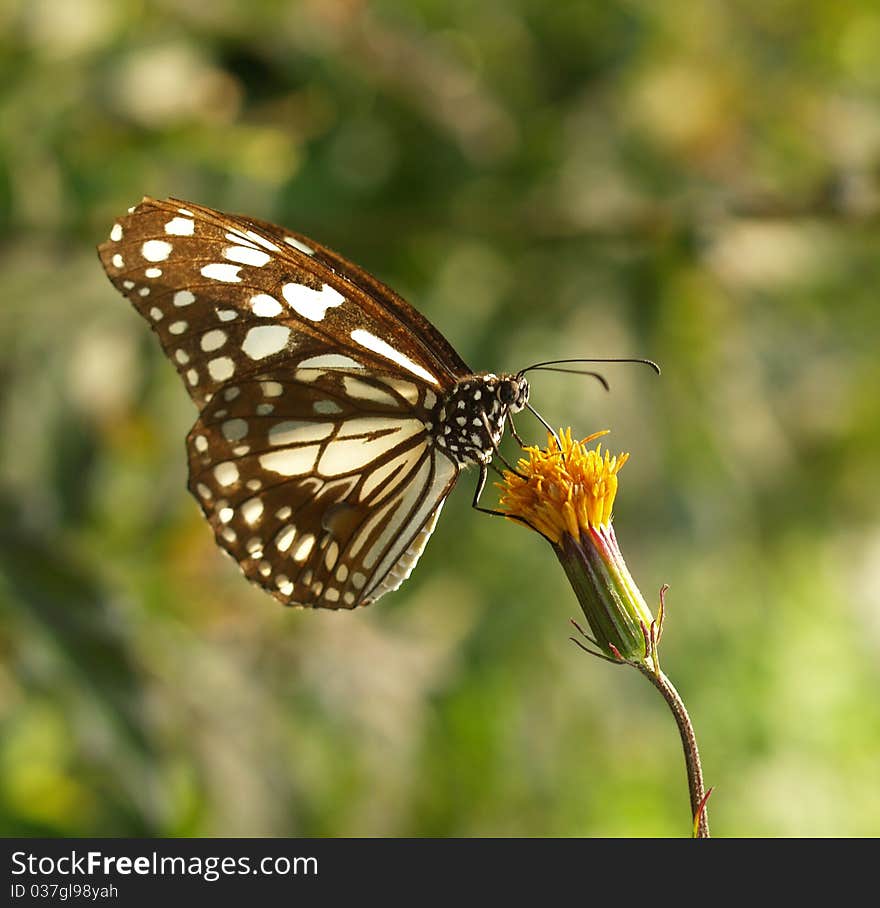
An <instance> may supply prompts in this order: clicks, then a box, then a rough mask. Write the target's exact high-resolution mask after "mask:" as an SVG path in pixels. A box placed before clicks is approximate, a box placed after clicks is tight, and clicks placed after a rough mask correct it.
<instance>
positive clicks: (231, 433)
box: [221, 419, 248, 441]
mask: <svg viewBox="0 0 880 908" xmlns="http://www.w3.org/2000/svg"><path fill="white" fill-rule="evenodd" d="M247 430H248V424H247V423H246V422H245V421H244V420H243V419H227V420H226V422H224V423H223V425H222V426H221V431H222V432H223V437H224V438H225V439H226V440H227V441H238V440H239V439H240V438H244V437H245V435H247Z"/></svg>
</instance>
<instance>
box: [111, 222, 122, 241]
mask: <svg viewBox="0 0 880 908" xmlns="http://www.w3.org/2000/svg"><path fill="white" fill-rule="evenodd" d="M110 239H111V240H113V242H114V243H118V242H119V241H120V240H121V239H122V224H114V225H113V229H112V230H111V231H110Z"/></svg>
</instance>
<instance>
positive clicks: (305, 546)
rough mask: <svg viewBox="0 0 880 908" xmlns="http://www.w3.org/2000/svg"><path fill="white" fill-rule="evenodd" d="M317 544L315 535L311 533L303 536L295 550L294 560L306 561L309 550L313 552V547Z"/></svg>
mask: <svg viewBox="0 0 880 908" xmlns="http://www.w3.org/2000/svg"><path fill="white" fill-rule="evenodd" d="M314 544H315V537H314V536H312V534H311V533H309V534H308V535H307V536H303V538H302V539H301V540H300V542H299V545H298V546H297V547H296V549H295V550H294V552H293V560H294V561H305V560H306V558H308V557H309V552H311V550H312V547H313V546H314Z"/></svg>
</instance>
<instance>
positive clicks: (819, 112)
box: [0, 0, 880, 836]
mask: <svg viewBox="0 0 880 908" xmlns="http://www.w3.org/2000/svg"><path fill="white" fill-rule="evenodd" d="M878 46H880V9H878V7H877V5H876V3H874V2H871V0H861V2H858V0H853V2H845V3H838V4H831V3H825V2H819V0H807V2H804V0H798V2H794V0H760V2H757V0H744V2H739V3H730V4H723V3H692V2H688V0H667V2H663V3H657V2H655V0H608V2H593V0H584V2H576V0H559V2H553V3H548V2H544V0H541V2H538V0H488V2H482V3H463V2H457V0H452V2H450V0H443V2H439V0H384V2H376V3H372V4H368V3H364V2H358V0H308V2H302V3H297V2H281V0H249V2H247V3H244V2H235V0H216V2H213V3H209V4H208V3H199V2H195V0H192V2H183V3H180V2H170V0H166V2H155V0H147V2H135V0H77V2H76V3H64V2H62V0H32V2H25V0H7V2H6V3H5V4H4V5H2V7H0V78H2V85H3V90H2V92H0V288H2V292H0V300H2V302H0V451H2V455H0V456H2V461H0V517H2V521H0V606H2V616H3V617H2V625H0V647H2V650H0V831H2V832H3V833H7V834H9V833H19V834H50V835H59V834H60V835H64V834H77V835H83V834H93V835H94V834H103V835H124V834H146V835H153V834H156V835H168V834H173V835H254V834H263V835H387V834H405V835H485V834H489V835H520V834H534V835H682V834H686V833H687V830H688V822H689V821H688V817H687V797H686V792H685V786H684V772H683V768H682V763H681V755H680V751H679V743H678V740H677V737H676V734H675V731H674V728H673V724H672V722H671V720H670V719H669V717H668V715H666V713H665V711H664V707H663V704H662V703H661V702H660V700H659V698H658V697H657V696H656V694H655V692H654V691H652V690H651V689H650V688H649V686H648V685H646V684H645V683H644V681H643V680H642V679H641V678H639V677H637V675H636V674H635V673H634V672H631V671H628V670H627V671H625V670H620V669H615V668H613V667H610V666H608V665H605V664H602V663H599V662H598V661H595V660H590V659H589V658H587V657H585V656H583V655H582V654H580V652H579V651H578V650H576V649H575V648H574V647H573V646H572V645H571V644H569V643H568V642H567V640H566V637H567V634H568V628H567V625H566V621H567V619H568V617H569V616H570V615H573V614H574V613H575V611H576V604H575V602H574V599H573V596H572V594H571V592H570V590H568V589H567V588H566V585H565V581H564V577H563V575H562V572H561V571H560V570H559V568H558V565H557V564H556V563H555V559H554V558H553V556H552V555H551V553H550V550H549V549H548V548H547V547H546V546H544V545H543V544H542V543H541V541H540V540H539V539H538V538H537V537H536V536H534V535H532V534H529V533H527V532H525V531H523V530H521V529H519V528H517V527H516V526H513V525H511V524H503V523H501V522H500V521H495V520H493V519H491V518H487V517H483V516H481V515H478V514H475V513H473V512H472V511H471V509H470V507H469V501H470V484H471V477H465V478H464V479H463V481H462V483H461V486H462V487H461V488H460V489H458V490H457V491H456V493H455V494H454V496H453V499H452V501H451V502H450V503H449V504H448V505H447V508H446V510H445V512H444V514H443V518H442V520H441V521H440V524H439V528H438V530H437V532H436V534H435V538H434V539H433V540H432V542H431V544H430V545H429V546H428V549H427V551H426V553H425V555H424V557H423V559H422V562H421V563H420V565H419V567H418V570H417V571H416V572H415V574H414V575H413V577H412V578H411V580H410V581H408V582H407V584H406V585H405V586H404V587H403V588H402V589H401V590H400V591H399V592H398V593H397V594H394V595H392V596H389V597H387V598H386V599H384V600H383V601H382V602H381V603H380V604H379V605H377V606H375V607H373V608H370V609H366V610H362V611H360V612H358V613H341V614H334V613H323V612H322V613H306V612H296V611H285V610H283V609H280V608H279V607H278V606H277V605H276V604H275V603H274V602H273V601H272V600H271V599H269V598H268V597H266V596H265V595H264V594H262V593H260V592H259V591H256V590H253V589H251V588H250V587H249V586H248V585H247V584H246V583H245V581H244V580H242V578H241V577H240V576H239V574H238V572H237V570H236V569H235V567H234V566H233V565H232V564H231V563H229V562H228V561H227V559H224V558H222V557H221V555H220V554H219V552H218V551H217V550H216V548H215V546H214V544H213V542H212V539H211V534H210V531H209V529H208V527H207V526H206V525H205V524H204V523H203V521H202V519H201V517H200V516H199V512H198V508H197V506H196V504H195V503H194V502H193V501H192V500H191V499H190V498H189V496H188V495H187V494H186V492H185V488H184V483H185V458H184V448H183V437H184V434H185V432H186V430H187V429H188V427H189V424H190V423H191V421H192V420H193V417H194V411H193V409H192V406H191V404H190V403H189V401H188V398H187V395H186V394H185V393H184V391H183V389H182V388H181V387H179V386H178V379H177V378H176V377H175V375H174V373H173V370H172V369H171V368H170V367H169V366H168V365H167V364H166V363H165V362H163V360H162V356H161V353H160V351H159V349H158V345H156V344H155V343H154V342H153V339H152V338H151V337H150V334H149V331H148V329H147V326H146V325H145V324H143V323H142V322H141V321H140V320H139V319H138V318H137V317H136V315H135V314H134V312H133V311H132V310H131V308H130V307H129V306H128V305H127V304H126V303H125V302H124V301H123V300H121V299H120V298H119V297H118V296H117V295H116V294H115V293H114V291H113V290H112V289H111V287H110V285H109V284H108V283H107V282H106V280H105V278H104V276H103V274H102V272H101V269H100V267H99V265H98V262H97V259H96V256H95V253H94V245H95V244H96V243H97V242H99V241H100V240H102V239H103V238H104V236H105V235H106V233H107V231H108V229H109V226H110V224H111V223H112V220H113V218H114V216H115V215H117V214H118V213H119V212H121V211H124V210H125V208H127V207H128V206H129V205H131V204H133V203H134V202H135V201H136V200H137V199H138V198H139V197H140V196H141V195H143V194H145V193H148V194H151V195H158V196H165V195H176V196H179V197H183V198H192V199H195V200H198V201H200V202H203V203H205V204H209V205H213V206H215V207H218V208H221V209H226V210H233V211H243V212H246V213H250V214H253V215H256V216H259V217H264V218H267V219H271V220H276V221H278V222H281V223H285V224H287V225H289V226H290V227H292V228H294V229H296V230H299V231H301V232H304V233H306V234H311V235H313V236H315V237H316V238H318V239H320V240H321V241H323V242H325V243H327V244H328V245H330V246H333V247H335V248H337V249H340V250H342V251H343V252H344V253H345V254H347V255H348V256H350V257H351V258H353V259H354V260H355V261H358V262H360V263H361V264H363V265H364V266H365V267H367V268H368V269H370V270H371V271H373V272H374V273H376V274H378V275H379V276H381V277H382V278H384V279H385V280H386V281H388V282H389V283H390V284H391V285H392V286H394V287H395V288H397V289H398V290H400V291H401V292H402V293H404V295H406V296H407V297H408V298H409V299H411V300H412V301H413V302H414V303H415V304H416V305H417V306H418V307H419V308H420V309H421V310H422V311H423V312H425V313H426V314H427V315H428V316H429V317H430V318H431V319H432V320H433V321H434V322H435V323H436V324H437V325H438V326H439V327H440V328H441V330H442V331H443V332H444V333H445V334H446V335H447V336H448V337H449V338H450V339H451V340H452V342H453V343H454V344H455V345H456V347H457V348H458V349H459V350H460V351H461V353H462V355H463V356H464V357H465V359H466V360H467V361H469V362H470V363H471V364H472V365H474V367H475V368H494V369H505V368H506V369H516V368H520V367H522V366H524V365H526V364H527V363H529V362H534V361H536V360H540V359H548V358H558V357H563V356H584V355H595V356H610V355H642V356H650V357H652V358H654V359H656V360H658V361H659V362H660V363H661V364H662V365H663V367H664V375H663V377H662V378H661V379H656V378H655V377H654V376H652V375H651V374H650V373H649V372H648V371H647V370H645V371H641V370H640V369H638V368H636V367H624V366H616V367H610V368H608V370H607V372H606V374H607V376H608V378H609V380H610V381H611V383H612V393H611V394H610V395H606V394H604V392H602V390H601V389H600V388H599V387H598V385H596V384H594V383H590V382H589V381H588V380H587V379H582V378H578V377H575V376H563V375H542V376H540V377H538V378H536V380H535V381H534V383H533V400H534V402H535V403H536V404H537V405H538V406H539V408H540V409H541V410H542V412H543V413H544V414H545V415H546V417H547V418H548V419H550V420H551V421H552V422H553V423H555V424H561V425H567V424H571V425H572V426H573V427H574V429H575V432H577V433H580V434H582V435H586V434H587V433H589V432H592V431H594V430H596V429H599V428H606V427H607V428H610V429H612V432H613V434H612V435H611V437H610V443H611V447H612V449H618V450H628V451H630V452H631V455H632V457H631V461H630V463H629V464H627V466H626V468H625V469H624V471H623V473H622V474H621V491H620V493H619V496H618V504H617V515H616V526H617V534H618V537H619V539H620V541H621V546H622V548H623V550H624V553H625V555H626V558H627V562H628V564H629V566H630V568H631V570H632V571H633V573H634V575H635V577H636V579H637V580H638V582H639V583H640V585H641V587H642V589H643V591H644V592H645V595H646V597H647V598H649V599H653V598H654V591H655V590H657V589H658V588H659V586H660V584H661V583H663V582H668V583H669V584H671V590H670V594H669V600H668V604H669V623H668V625H667V633H666V637H665V639H664V652H663V656H664V664H665V668H666V670H667V671H668V672H669V674H670V675H671V676H672V678H673V679H674V680H675V682H676V684H677V685H678V687H679V689H680V690H681V691H682V693H683V695H684V697H685V699H686V701H687V703H688V705H689V708H690V710H691V713H692V715H693V717H694V721H695V724H696V727H697V731H698V734H699V736H700V740H701V744H702V748H703V752H704V760H705V770H706V775H707V780H708V782H709V783H710V784H714V785H715V786H716V787H717V794H716V796H715V798H714V804H713V815H712V821H713V828H714V831H715V832H716V834H722V835H745V836H750V835H877V834H878V833H880V820H878V817H880V775H878V770H877V767H878V757H880V700H878V689H880V669H878V659H877V652H878V647H880V501H878V495H877V493H878V485H880V484H878V479H877V472H878V463H880V428H878V427H880V395H878V393H877V388H878V387H880V356H878V353H880V333H878V327H880V293H878V287H880V256H878V243H880V229H878V215H880V107H878V91H880V56H878V54H877V47H878ZM522 429H523V430H524V431H526V432H527V434H528V435H529V437H531V438H532V439H534V440H540V439H541V433H540V432H539V431H538V430H537V427H536V426H535V425H533V424H527V423H525V422H523V425H522ZM513 450H514V449H513V448H512V447H511V449H510V451H511V453H512V452H513Z"/></svg>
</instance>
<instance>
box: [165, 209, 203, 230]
mask: <svg viewBox="0 0 880 908" xmlns="http://www.w3.org/2000/svg"><path fill="white" fill-rule="evenodd" d="M181 210H182V209H181ZM195 228H196V225H195V222H194V221H192V220H191V219H190V218H172V219H171V220H170V221H169V222H168V223H167V224H166V225H165V233H167V234H169V235H170V236H192V235H193V233H194V232H195Z"/></svg>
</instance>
